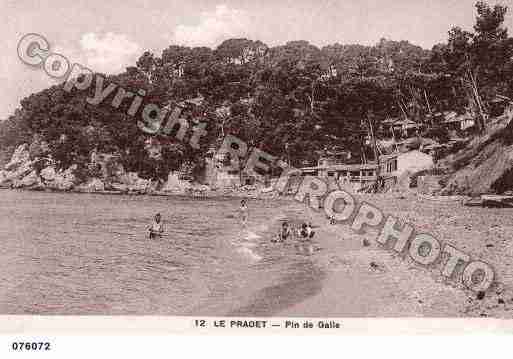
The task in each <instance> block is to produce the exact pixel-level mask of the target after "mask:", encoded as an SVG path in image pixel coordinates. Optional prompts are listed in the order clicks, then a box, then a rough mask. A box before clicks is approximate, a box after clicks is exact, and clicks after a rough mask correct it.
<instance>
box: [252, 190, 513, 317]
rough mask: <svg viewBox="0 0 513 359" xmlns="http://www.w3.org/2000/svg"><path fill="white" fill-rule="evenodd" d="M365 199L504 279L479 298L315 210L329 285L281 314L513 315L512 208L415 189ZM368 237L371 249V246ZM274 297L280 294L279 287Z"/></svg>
mask: <svg viewBox="0 0 513 359" xmlns="http://www.w3.org/2000/svg"><path fill="white" fill-rule="evenodd" d="M359 199H360V200H365V201H367V202H368V203H371V204H374V205H375V206H377V207H378V208H381V209H383V210H384V213H385V214H393V215H395V216H397V217H398V218H399V219H401V220H405V221H408V222H409V223H411V224H413V225H414V227H415V228H416V229H417V231H418V232H427V233H431V234H433V235H435V236H436V237H437V238H439V239H440V240H442V241H444V242H447V243H449V244H451V245H453V246H455V247H456V248H458V249H460V250H462V251H465V252H466V253H468V254H469V255H470V256H471V258H472V259H480V260H483V261H485V262H487V263H489V264H490V265H492V267H493V268H494V269H495V271H496V278H497V282H498V284H494V285H493V286H492V287H491V288H490V290H489V291H487V294H486V296H485V298H484V299H482V300H479V299H477V298H476V293H474V292H471V291H469V290H467V289H466V288H465V287H464V286H463V285H462V284H461V283H460V282H459V281H457V280H454V278H453V279H451V280H447V279H445V278H443V277H442V276H441V274H440V270H439V267H436V266H435V267H433V268H425V267H422V266H419V265H418V264H416V263H413V261H412V260H411V259H410V258H402V257H400V256H399V255H397V254H395V253H394V252H392V251H390V250H387V249H384V248H382V247H381V246H379V245H378V243H377V242H376V241H375V237H376V233H377V232H373V231H368V233H365V234H356V233H354V232H353V231H352V230H351V229H350V228H348V227H347V226H343V225H330V224H328V221H327V220H326V218H325V217H324V214H323V213H322V212H320V213H317V214H311V213H312V212H311V211H310V212H309V214H308V216H309V217H310V218H312V219H313V221H314V223H315V224H317V225H318V226H319V228H317V229H316V230H317V235H316V242H317V245H318V246H319V247H322V250H321V251H319V252H317V253H316V254H314V255H313V256H312V257H311V262H312V265H313V267H314V268H316V270H318V271H320V272H321V273H323V278H322V286H321V289H320V290H319V291H318V292H316V293H315V294H313V295H311V296H308V297H306V298H299V297H298V298H297V300H296V303H294V304H292V303H291V305H290V306H288V307H286V308H283V310H281V311H280V312H278V313H273V314H277V315H279V316H303V317H304V316H309V317H496V318H513V291H512V290H511V288H513V277H512V274H513V273H512V271H511V266H512V265H513V261H512V258H513V244H512V240H513V211H512V210H511V209H486V208H484V209H483V208H469V207H464V206H462V205H461V204H459V203H456V204H454V203H453V204H439V203H432V202H429V201H426V200H422V199H419V198H418V197H417V196H416V194H415V193H407V194H401V195H400V194H397V193H388V194H383V195H367V196H362V197H360V198H359ZM297 206H303V205H302V204H297V203H296V204H291V207H290V209H289V210H292V209H293V210H298V211H300V210H301V209H300V208H301V207H297ZM303 208H304V207H303ZM364 239H367V240H368V243H369V244H370V245H369V246H363V240H364ZM294 286H295V283H294V281H290V282H289V284H288V285H286V284H284V285H282V286H281V287H279V288H281V289H282V293H284V296H285V298H288V296H289V293H293V292H294ZM271 292H272V291H271ZM259 295H260V294H258V295H256V296H255V298H258V296H259ZM273 295H274V296H280V294H279V293H275V292H273ZM255 300H257V299H255ZM257 301H258V300H257ZM264 302H265V300H260V303H264ZM284 303H287V301H284ZM279 307H280V306H275V308H279ZM282 307H283V306H282Z"/></svg>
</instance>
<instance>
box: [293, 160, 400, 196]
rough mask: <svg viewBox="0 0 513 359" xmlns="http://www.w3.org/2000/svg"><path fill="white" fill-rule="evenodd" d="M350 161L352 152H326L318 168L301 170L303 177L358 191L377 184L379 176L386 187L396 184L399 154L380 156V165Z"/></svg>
mask: <svg viewBox="0 0 513 359" xmlns="http://www.w3.org/2000/svg"><path fill="white" fill-rule="evenodd" d="M350 159H351V155H350V152H347V151H338V152H327V151H326V152H324V153H323V154H322V155H321V156H320V157H319V161H318V165H317V166H313V167H303V168H301V169H300V171H301V175H302V176H315V177H320V178H324V179H325V180H327V181H328V183H332V182H335V183H339V184H341V185H344V186H349V187H350V188H351V189H352V190H356V191H357V190H360V189H362V188H369V187H370V186H372V185H373V184H375V183H376V182H377V181H378V174H379V178H380V179H381V180H382V181H383V183H384V185H385V186H390V185H391V184H393V183H395V181H396V176H395V174H394V173H395V171H397V154H390V155H381V156H379V165H378V163H377V162H375V161H374V162H368V163H356V164H351V163H348V161H349V160H350Z"/></svg>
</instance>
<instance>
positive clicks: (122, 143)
mask: <svg viewBox="0 0 513 359" xmlns="http://www.w3.org/2000/svg"><path fill="white" fill-rule="evenodd" d="M476 9H477V17H476V24H475V27H474V32H473V33H471V32H467V31H464V30H462V29H460V28H458V27H455V28H453V29H451V30H450V31H449V37H448V42H447V44H440V45H436V46H434V47H433V49H432V50H424V49H422V48H420V47H418V46H415V45H412V44H410V43H409V42H407V41H400V42H397V41H390V40H386V39H381V40H380V41H379V43H377V44H376V45H375V46H362V45H340V44H334V45H329V46H325V47H323V48H318V47H316V46H314V45H312V44H310V43H308V42H306V41H291V42H288V43H287V44H285V45H282V46H276V47H272V48H270V47H268V46H267V45H265V44H264V43H262V42H260V41H252V40H248V39H231V40H227V41H225V42H223V43H222V44H221V45H219V46H218V47H217V48H216V49H214V50H212V49H210V48H206V47H195V48H189V47H182V46H175V45H172V46H169V47H168V48H166V49H164V51H163V52H162V54H161V56H160V57H159V56H157V55H155V54H153V53H150V52H145V53H144V54H143V55H142V56H141V57H140V58H139V60H138V61H137V63H136V64H135V66H133V67H129V68H127V69H126V71H125V72H124V73H122V74H119V75H116V76H107V80H108V81H112V82H114V83H116V84H118V85H119V86H120V87H122V88H124V89H125V90H127V91H132V92H134V93H137V92H138V91H140V90H144V93H145V97H144V103H143V106H141V108H143V107H144V104H147V103H154V104H156V105H158V106H161V107H164V106H168V107H169V108H174V106H175V105H176V104H178V103H180V102H181V101H183V100H185V99H191V98H197V97H202V98H203V102H202V103H201V104H198V105H197V106H195V107H194V108H193V109H192V110H191V111H185V112H184V115H183V116H185V117H186V118H187V120H188V121H189V122H190V123H194V121H196V122H197V121H201V122H204V123H207V124H208V127H207V131H208V135H207V136H205V137H203V138H202V142H201V148H200V149H193V148H191V147H190V146H188V145H187V144H186V143H182V142H178V141H176V140H175V139H173V138H172V137H169V136H167V137H166V136H162V135H158V134H157V135H154V136H151V135H148V134H146V133H144V132H142V131H141V130H140V129H139V128H138V126H137V119H139V118H140V111H139V113H138V114H136V116H134V117H131V116H128V115H127V114H126V112H127V110H128V105H129V102H126V103H124V104H122V105H121V106H120V107H119V109H117V110H115V109H113V108H112V107H111V106H110V103H111V101H112V97H113V95H111V96H109V97H108V98H107V100H106V101H104V103H102V104H101V105H99V106H92V105H90V104H88V103H87V102H86V98H87V96H90V95H92V93H93V91H94V85H93V86H91V88H90V89H89V90H88V91H78V90H73V91H72V92H71V93H68V92H66V91H64V90H63V86H62V85H61V86H53V87H51V88H49V89H46V90H44V91H41V92H39V93H37V94H33V95H31V96H29V97H27V98H25V99H23V100H22V101H21V108H20V109H19V110H17V111H16V113H15V114H13V115H12V116H11V117H10V118H9V119H7V120H6V121H4V122H2V124H1V126H0V146H1V148H2V149H3V150H4V151H5V150H6V149H8V150H9V151H10V150H12V148H13V147H14V146H16V145H17V144H20V143H22V142H30V141H31V139H32V138H33V136H34V135H35V134H37V135H38V136H40V137H42V138H43V139H44V140H45V141H47V142H48V143H49V146H50V149H51V152H52V155H53V157H54V158H55V159H56V160H57V161H58V163H59V165H60V166H61V167H62V168H65V167H68V166H70V165H71V164H72V163H76V164H78V165H79V166H82V167H86V166H87V163H88V161H89V156H90V153H91V152H92V151H93V150H97V151H99V152H108V153H116V154H118V155H119V156H120V158H121V161H122V163H123V165H124V166H125V168H126V169H127V170H130V171H137V172H139V173H140V174H141V175H142V176H144V177H152V178H164V177H165V176H167V173H168V172H169V171H170V170H175V169H177V168H179V167H180V166H182V165H183V164H184V163H193V164H195V166H196V167H201V166H202V165H203V158H204V157H205V153H206V152H207V151H208V150H209V148H210V147H211V146H213V145H215V146H218V145H219V143H220V141H221V140H222V138H223V136H224V135H226V134H233V135H236V136H238V137H239V138H241V139H243V140H245V141H247V143H248V144H249V145H250V146H256V147H258V148H260V149H262V150H265V151H268V152H269V153H271V154H274V155H276V156H278V157H281V158H287V157H288V158H290V159H291V160H292V163H293V164H294V165H297V166H300V165H302V164H304V163H308V162H311V161H313V160H314V159H315V158H316V157H317V154H316V151H318V150H320V149H323V148H326V147H328V148H329V147H334V146H340V147H344V148H346V149H350V150H352V151H353V152H355V153H358V152H360V151H361V150H362V143H363V140H364V135H365V134H366V133H367V127H366V126H367V124H368V123H369V121H371V122H372V123H373V124H374V127H375V129H376V131H378V132H379V131H380V128H381V126H380V124H381V122H382V121H383V120H385V119H387V118H390V117H399V118H401V117H408V118H410V119H412V120H414V121H417V122H424V121H427V119H426V118H427V116H426V115H428V114H429V113H434V112H437V111H444V110H456V111H458V112H462V111H464V110H465V109H471V110H473V111H475V113H476V114H481V115H482V114H484V113H486V112H487V110H488V103H489V102H490V101H491V100H492V99H493V98H494V96H495V95H496V94H502V95H505V96H512V95H513V60H512V59H513V38H510V37H508V34H507V31H506V29H505V28H504V27H503V22H504V16H505V14H506V8H505V7H502V6H499V5H497V6H494V7H490V6H489V5H487V4H485V3H483V2H478V3H477V4H476ZM114 93H115V92H114ZM482 122H483V125H484V117H483V118H482ZM150 137H152V141H154V142H155V143H158V144H159V146H161V154H162V155H161V156H160V157H158V158H151V156H149V155H148V151H147V149H146V145H147V140H148V138H150Z"/></svg>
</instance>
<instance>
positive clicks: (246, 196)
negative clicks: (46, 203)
mask: <svg viewBox="0 0 513 359" xmlns="http://www.w3.org/2000/svg"><path fill="white" fill-rule="evenodd" d="M0 190H3V191H14V192H44V193H69V194H98V195H105V196H108V195H111V196H129V197H132V196H148V197H183V198H191V199H194V198H198V199H203V198H214V199H216V198H243V199H254V200H281V201H287V200H291V197H288V196H269V195H267V194H266V195H263V196H262V195H254V194H247V193H244V192H237V191H236V190H234V191H225V192H224V193H223V192H222V191H218V192H216V191H211V192H209V193H205V194H188V193H176V192H175V193H173V192H160V191H157V192H137V191H112V190H104V191H78V190H60V189H55V188H42V189H39V188H38V189H35V188H26V187H20V188H13V187H5V186H3V187H0Z"/></svg>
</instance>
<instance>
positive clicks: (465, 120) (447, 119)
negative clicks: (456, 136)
mask: <svg viewBox="0 0 513 359" xmlns="http://www.w3.org/2000/svg"><path fill="white" fill-rule="evenodd" d="M475 125H476V121H475V120H474V117H473V116H472V115H471V114H470V113H469V112H466V113H464V114H462V115H459V114H457V113H456V112H453V111H451V112H448V113H446V114H444V119H443V121H442V126H443V127H445V128H447V129H448V130H449V131H465V130H468V129H471V128H472V127H474V126H475Z"/></svg>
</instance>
